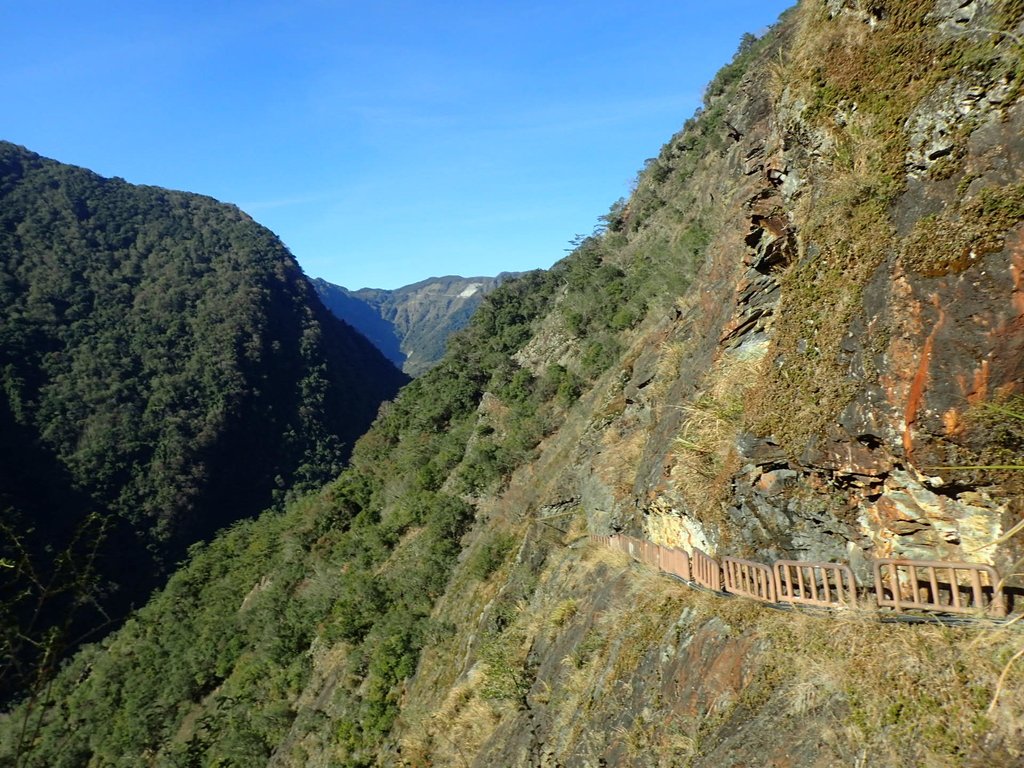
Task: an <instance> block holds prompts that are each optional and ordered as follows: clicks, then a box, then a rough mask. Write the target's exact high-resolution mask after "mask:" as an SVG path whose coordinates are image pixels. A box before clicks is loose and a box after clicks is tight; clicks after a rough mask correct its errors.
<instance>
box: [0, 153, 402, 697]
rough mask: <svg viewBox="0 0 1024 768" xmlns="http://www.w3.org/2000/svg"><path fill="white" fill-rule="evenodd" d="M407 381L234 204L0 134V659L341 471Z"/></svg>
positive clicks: (112, 607) (97, 620)
mask: <svg viewBox="0 0 1024 768" xmlns="http://www.w3.org/2000/svg"><path fill="white" fill-rule="evenodd" d="M403 381H404V377H403V376H402V374H401V373H400V372H399V371H397V370H396V369H395V368H394V367H393V366H391V365H390V363H388V362H387V361H386V360H385V359H384V358H383V357H382V356H381V355H380V354H379V353H378V352H377V350H376V349H374V348H373V346H372V345H370V344H369V343H368V342H366V340H365V339H363V337H362V336H360V335H359V334H357V333H355V332H354V331H353V330H352V329H351V328H350V327H348V326H346V325H344V324H343V323H341V322H340V321H338V320H336V319H335V318H334V317H333V316H332V315H331V314H330V313H329V312H327V311H326V310H325V309H324V307H323V306H322V304H321V303H320V301H319V300H318V299H317V297H316V295H315V293H314V292H313V290H312V289H311V288H310V287H309V284H308V282H307V280H306V278H305V276H304V275H303V274H302V271H301V270H300V268H299V267H298V265H297V264H296V262H295V260H294V259H293V258H292V256H291V255H290V254H289V253H288V252H287V250H286V249H285V248H284V246H283V245H282V244H281V243H280V242H279V241H278V240H277V238H276V237H274V235H273V234H272V233H270V232H269V231H268V230H266V229H264V228H263V227H261V226H259V225H258V224H256V223H255V222H253V221H252V220H251V219H250V218H249V217H248V216H246V215H245V214H244V213H242V212H241V211H239V210H238V209H237V208H235V207H234V206H230V205H224V204H221V203H218V202H216V201H215V200H212V199H210V198H207V197H201V196H199V195H192V194H186V193H181V192H171V191H168V190H164V189H158V188H155V187H139V186H134V185H130V184H127V183H125V182H124V181H122V180H119V179H105V178H102V177H100V176H97V175H96V174H94V173H91V172H89V171H87V170H84V169H81V168H75V167H71V166H68V165H63V164H61V163H57V162H54V161H52V160H47V159H45V158H42V157H40V156H38V155H36V154H33V153H32V152H29V151H27V150H25V149H23V148H21V147H18V146H15V145H13V144H9V143H0V384H2V393H0V456H2V460H0V516H2V517H0V524H2V534H3V535H2V538H0V557H2V558H3V562H4V563H5V566H6V567H5V569H4V571H3V576H4V581H3V584H2V588H3V594H2V600H3V608H4V610H5V611H9V613H5V614H4V617H5V622H4V624H5V626H4V635H3V642H4V647H3V650H4V654H5V656H6V655H7V654H11V653H13V654H14V656H15V657H18V656H19V653H18V650H17V649H21V651H23V652H24V653H25V654H26V655H27V656H28V657H34V656H35V654H34V652H32V651H31V650H30V648H31V643H29V642H28V640H27V639H26V638H25V637H19V634H23V635H25V636H26V637H27V638H28V639H31V640H33V641H38V639H39V638H40V636H41V635H45V634H46V632H47V631H48V628H53V627H54V626H56V625H57V624H63V623H64V622H65V621H67V620H68V613H69V612H70V609H71V607H72V606H73V605H75V604H76V603H79V604H84V605H85V606H86V607H85V608H83V609H82V610H81V611H79V612H78V617H77V618H74V619H72V620H71V624H72V626H70V627H68V629H69V630H74V632H77V633H84V632H87V631H89V630H91V629H94V628H96V627H97V626H99V625H100V624H103V623H105V622H106V621H108V618H109V619H116V618H117V617H118V616H120V615H123V613H124V611H125V610H126V609H127V608H128V606H129V605H130V604H131V603H133V602H141V601H142V600H144V599H145V597H146V596H147V594H148V591H149V590H150V589H151V588H152V587H153V586H155V585H157V584H159V583H161V582H162V580H163V578H164V577H166V575H167V572H168V569H169V567H171V566H173V565H174V563H176V562H177V561H178V559H180V558H181V557H182V556H183V555H184V554H185V551H186V548H187V547H188V546H189V545H190V544H192V543H193V542H195V541H198V540H201V539H204V538H207V537H209V536H210V535H212V534H213V533H214V532H215V531H216V530H218V529H220V528H222V527H224V526H225V525H229V524H231V523H233V522H235V521H237V520H240V519H243V518H247V517H252V516H254V515H255V514H257V513H258V512H260V511H261V510H263V509H265V508H266V507H268V506H269V505H270V504H271V503H272V502H274V500H275V497H276V496H281V495H282V494H283V493H284V492H285V491H286V490H287V489H289V488H293V489H299V488H302V487H306V488H309V487H316V486H318V485H319V484H321V483H322V482H323V481H324V480H325V479H327V478H329V477H332V476H334V475H336V474H337V472H338V471H339V470H340V468H341V466H342V464H343V462H344V461H345V459H346V457H347V455H348V453H349V452H350V450H351V446H352V444H353V443H354V441H355V439H356V438H357V437H358V436H359V435H360V434H362V432H364V431H365V429H366V428H367V426H368V425H369V424H370V422H371V421H372V419H373V417H374V416H375V414H376V412H377V408H378V406H379V404H380V403H381V402H382V401H383V400H384V399H386V398H389V397H391V396H393V395H394V393H395V392H396V391H397V388H398V387H399V386H400V384H401V383H403ZM29 625H31V626H29ZM64 639H65V640H66V641H70V640H71V639H72V638H71V637H70V635H69V636H68V637H65V638H64ZM5 664H6V662H5ZM15 666H16V665H15ZM5 671H7V672H11V669H10V668H9V667H8V666H5ZM12 674H13V673H12ZM10 680H11V676H7V677H6V679H4V681H3V682H4V683H5V684H6V683H8V682H10Z"/></svg>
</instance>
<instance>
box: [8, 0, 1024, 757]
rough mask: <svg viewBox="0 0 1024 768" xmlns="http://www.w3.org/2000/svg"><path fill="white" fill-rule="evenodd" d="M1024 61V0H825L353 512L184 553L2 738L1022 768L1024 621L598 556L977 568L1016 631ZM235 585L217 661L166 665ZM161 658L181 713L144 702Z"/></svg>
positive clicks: (471, 339)
mask: <svg viewBox="0 0 1024 768" xmlns="http://www.w3.org/2000/svg"><path fill="white" fill-rule="evenodd" d="M1022 39H1024V5H1022V4H1021V3H1019V2H1002V3H997V2H985V1H984V0H972V1H969V2H966V3H964V2H962V0H958V1H957V2H948V1H947V0H887V1H886V2H876V3H870V4H868V3H860V2H855V0H805V2H803V3H802V4H801V5H800V6H798V7H797V8H796V9H794V10H793V11H791V12H789V13H787V14H786V15H785V16H784V17H783V18H782V19H781V20H780V22H779V23H778V24H777V25H776V26H775V27H774V28H773V29H772V30H771V31H770V32H769V33H768V34H767V35H766V36H765V37H764V38H763V39H762V40H760V41H758V42H757V43H755V44H752V45H746V46H743V47H742V48H741V50H740V52H739V53H738V54H737V56H736V58H735V59H734V60H733V62H732V63H730V64H729V65H728V66H727V67H726V68H725V69H723V70H722V72H721V73H720V74H719V75H718V76H717V77H716V78H715V80H714V81H713V82H712V83H711V84H710V86H709V88H708V94H707V98H706V102H705V106H704V109H703V110H702V111H701V113H700V114H699V115H698V116H696V117H695V118H694V119H693V120H691V121H689V122H688V123H687V124H686V126H685V127H684V128H683V130H682V131H681V132H680V133H679V134H678V135H676V136H675V137H673V138H672V139H671V140H670V141H669V142H668V143H667V144H666V145H665V147H664V148H663V150H662V152H661V153H660V155H659V156H658V157H657V158H654V159H652V160H651V161H649V162H648V164H647V166H646V167H645V168H644V170H643V172H642V173H641V174H640V176H639V178H638V183H637V188H636V191H635V193H634V194H633V196H632V197H631V198H630V200H628V201H626V202H625V203H623V204H616V205H615V206H613V207H612V209H611V210H610V211H609V213H608V214H607V215H606V216H604V217H602V221H603V222H604V224H605V225H606V228H605V229H604V230H603V231H601V232H599V233H597V234H595V235H594V236H593V237H592V238H589V239H587V240H586V241H584V242H583V243H581V245H580V247H579V248H578V249H577V251H576V252H574V253H573V254H571V255H570V256H569V257H568V258H567V259H566V260H564V261H563V262H561V263H560V264H558V265H556V267H555V268H554V269H553V270H551V271H550V272H549V273H543V274H542V273H535V274H531V275H528V276H525V277H524V278H522V279H520V280H518V281H511V282H509V283H507V284H506V285H504V286H502V288H501V289H499V290H498V291H496V292H495V293H494V294H492V296H491V297H490V299H489V300H488V301H487V302H484V304H483V305H482V306H481V309H480V310H479V311H478V312H477V314H476V316H475V317H474V320H473V322H472V323H471V324H470V326H469V329H468V331H467V333H466V334H464V335H462V336H460V337H457V339H456V342H455V343H454V344H453V345H452V348H451V349H450V350H449V353H448V355H447V356H446V358H445V360H444V361H443V362H442V363H441V364H440V365H439V366H437V367H436V368H435V369H433V370H432V371H431V372H429V373H428V374H426V375H425V376H423V377H422V378H420V379H418V380H417V381H415V382H414V383H413V384H411V385H410V386H408V387H407V388H406V389H405V390H404V391H403V393H402V395H401V396H400V397H399V399H398V401H397V402H396V403H395V405H394V407H393V408H391V409H389V410H387V411H386V412H385V413H384V414H382V416H381V418H380V419H379V420H378V422H377V424H376V426H375V427H374V429H373V430H371V432H370V433H369V434H368V435H367V436H366V437H364V438H363V440H362V441H360V444H359V446H358V447H357V450H356V455H355V457H354V460H353V468H352V469H351V470H349V471H348V472H347V473H346V474H344V475H343V476H342V478H341V479H340V480H339V481H338V482H337V483H336V484H334V485H332V486H331V487H329V488H328V489H325V491H324V492H322V493H321V494H320V495H319V496H317V497H311V498H309V499H307V500H306V501H305V502H304V503H303V505H301V506H295V507H293V508H292V509H291V510H290V511H289V512H287V513H286V515H285V516H284V517H283V518H281V519H276V520H272V521H260V523H258V524H256V525H254V526H253V527H251V528H250V529H248V530H247V531H238V532H233V533H232V535H231V536H230V537H226V538H225V539H223V540H221V541H220V542H217V543H215V544H214V545H213V546H212V547H211V549H210V551H209V552H208V553H206V554H200V555H199V556H197V558H196V559H195V560H194V561H193V562H192V563H191V564H190V565H189V567H188V569H187V570H186V571H185V572H183V573H182V574H181V575H180V578H179V579H177V580H175V582H174V583H172V587H173V588H174V590H176V591H175V592H173V593H169V594H168V595H167V596H166V597H165V598H163V602H158V603H155V604H154V605H152V606H150V608H148V609H147V611H148V612H147V613H146V615H144V616H142V617H140V620H139V623H138V624H137V625H135V626H134V627H133V628H132V629H133V632H132V633H131V634H125V635H121V636H119V637H118V638H115V639H114V640H113V641H112V642H111V643H109V644H108V646H107V647H106V648H104V649H97V650H95V651H93V652H92V655H84V656H82V657H80V658H79V659H77V660H76V662H75V664H74V665H72V666H71V667H70V668H69V670H68V671H67V673H66V674H65V675H64V676H62V677H61V678H60V679H59V680H58V681H56V683H55V685H54V688H53V694H52V696H53V702H54V704H53V705H52V707H51V708H50V709H49V710H47V709H46V708H45V707H43V708H41V710H40V709H37V710H35V711H33V710H28V712H27V713H26V710H24V709H23V710H19V711H18V712H16V713H14V714H12V715H10V716H9V718H8V721H7V723H6V724H5V725H6V726H7V727H9V726H10V724H11V723H23V724H30V725H32V727H31V728H29V727H24V726H23V727H22V732H23V733H26V732H27V733H30V734H35V735H34V736H33V738H32V740H30V741H31V743H30V744H29V745H28V746H27V747H26V750H27V753H30V754H33V755H41V756H44V757H46V756H49V755H52V754H53V753H54V750H55V749H56V748H55V747H54V746H53V745H61V746H60V749H62V750H64V752H63V753H61V754H72V753H73V754H75V755H78V756H79V758H78V759H79V761H80V762H84V761H85V760H86V759H88V758H89V757H90V756H91V757H93V758H94V759H99V760H100V761H101V762H102V760H103V759H104V756H109V755H112V754H117V755H121V756H123V755H127V754H141V755H148V756H150V757H151V758H153V759H154V760H157V761H159V760H165V761H167V762H168V763H170V762H172V761H173V760H179V761H180V762H183V763H184V762H187V759H197V760H206V761H208V762H212V761H215V760H217V759H220V758H223V759H225V760H230V759H232V756H237V755H238V754H241V751H240V750H241V748H242V746H244V747H245V749H246V750H247V751H246V752H245V754H246V755H247V756H248V757H247V759H248V760H249V764H256V763H257V762H261V761H263V762H266V763H267V764H270V765H275V766H285V765H323V766H328V765H348V766H357V765H407V766H428V765H451V766H493V765H501V766H552V767H553V766H580V767H582V766H595V767H596V766H602V765H608V766H610V765H635V766H677V765H692V766H712V765H716V766H717V765H770V766H780V767H781V766H798V765H815V766H833V765H887V766H889V765H892V766H902V765H934V766H940V765H941V766H945V765H977V766H982V765H985V766H989V765H1018V764H1020V762H1021V759H1022V756H1024V732H1022V730H1021V726H1020V721H1019V712H1020V708H1021V706H1022V705H1024V672H1022V668H1021V665H1020V663H1019V662H1017V660H1018V659H1019V656H1020V646H1021V635H1020V633H1019V630H1017V629H1016V625H1010V626H1006V625H993V624H974V625H969V626H946V625H939V624H927V623H924V624H903V623H886V622H883V621H882V620H881V619H880V617H879V616H878V615H877V614H876V613H873V612H864V613H855V612H844V613H826V612H819V613H809V612H799V611H780V610H776V609H774V608H772V607H769V606H766V605H761V604H758V603H755V602H752V601H748V600H744V599H741V598H726V597H722V596H719V595H714V594H709V593H706V592H702V591H697V590H694V589H692V588H690V587H689V586H685V585H682V584H679V583H677V582H674V581H671V580H669V579H666V578H664V577H659V576H656V575H655V574H654V573H652V572H650V571H649V570H647V569H645V568H644V567H641V566H638V565H634V564H631V563H630V562H629V561H628V560H627V559H626V558H625V557H622V556H619V555H617V554H614V553H612V552H609V551H606V550H604V549H601V548H598V547H596V546H594V545H593V544H591V543H589V539H588V534H605V533H609V532H613V531H626V532H630V533H632V534H634V535H638V536H642V537H644V538H648V539H652V540H653V541H656V542H659V543H665V544H682V545H685V546H686V547H687V548H691V547H694V546H697V547H700V548H702V549H704V550H706V551H709V552H711V553H713V554H716V555H719V556H725V555H731V556H740V557H749V558H751V559H755V560H759V561H762V562H770V561H771V560H773V559H774V558H778V557H793V558H799V559H806V560H838V561H845V562H849V563H850V564H851V566H852V568H853V570H854V571H855V572H856V574H857V575H858V577H859V578H862V579H864V578H866V577H867V576H868V575H869V573H868V560H869V558H877V557H882V556H885V555H889V554H895V555H906V556H912V557H914V558H924V559H932V558H944V559H957V560H965V561H970V562H975V563H983V564H984V563H989V564H993V565H995V566H997V567H998V568H999V570H1000V572H1001V573H1003V574H1013V575H1012V576H1008V578H1007V587H1008V590H1009V592H1010V595H1011V598H1014V599H1015V600H1016V602H1017V603H1018V604H1017V605H1016V606H1015V610H1016V612H1018V613H1019V612H1020V609H1021V606H1020V605H1019V597H1018V595H1019V590H1020V587H1021V586H1022V583H1021V580H1020V577H1019V576H1018V575H1016V574H1017V572H1018V571H1019V570H1020V567H1019V561H1020V560H1021V558H1022V556H1024V552H1022V549H1024V545H1022V538H1021V536H1020V534H1019V530H1020V528H1019V525H1018V523H1019V521H1020V519H1021V515H1022V513H1024V507H1022V502H1021V493H1020V491H1021V478H1022V475H1021V473H1020V466H1021V465H1022V464H1024V462H1022V460H1021V452H1022V448H1024V407H1022V394H1024V393H1022V387H1024V381H1022V375H1024V373H1022V371H1024V367H1022V359H1021V354H1022V351H1024V347H1022V345H1024V328H1022V325H1021V324H1022V318H1024V302H1022V299H1021V290H1022V289H1021V274H1022V273H1021V269H1022V267H1024V227H1022V221H1024V194H1022V189H1024V162H1022V159H1024V158H1022V156H1021V152H1022V149H1024V142H1022V140H1021V136H1022V135H1024V130H1022V129H1024V100H1022V98H1021V89H1020V84H1021V82H1022V79H1021V78H1022V76H1024V68H1022V57H1021V53H1022V48H1021V42H1022ZM271 526H273V528H271ZM456 543H457V546H456ZM253 553H258V557H257V555H256V554H253ZM431 564H434V565H431ZM435 566H436V567H435ZM214 594H216V595H217V596H218V598H217V599H220V600H221V604H222V605H226V606H232V608H231V609H230V610H227V611H221V612H219V613H216V615H217V616H218V619H217V621H218V622H220V623H216V624H214V623H212V620H211V622H210V625H211V626H214V627H215V629H212V630H211V629H208V628H206V626H207V625H206V624H204V623H201V622H199V621H198V620H193V619H191V618H189V619H187V620H188V621H190V622H193V623H191V624H189V625H187V628H186V629H187V632H188V631H192V630H191V629H188V628H191V627H195V633H196V634H200V633H201V634H202V636H203V638H204V643H202V644H196V645H193V646H190V650H189V653H188V654H182V653H181V652H180V651H178V650H176V649H175V646H174V645H173V644H172V643H171V642H170V641H166V642H165V641H163V640H161V637H162V634H163V632H170V631H171V628H172V627H176V626H177V624H176V623H175V621H178V622H180V621H181V619H180V618H179V617H180V616H181V613H180V612H179V613H178V614H175V613H174V612H173V611H172V609H171V606H172V605H175V604H178V603H176V602H175V600H178V601H179V602H180V600H181V596H182V595H183V596H186V597H187V598H188V599H189V600H194V601H195V604H196V606H197V609H196V610H195V611H192V612H189V613H187V614H186V615H187V616H191V615H192V614H193V613H198V612H200V611H202V610H206V611H208V612H209V611H210V610H211V609H210V608H209V606H210V605H211V604H212V603H211V601H212V600H213V599H214V598H213V597H208V596H207V595H214ZM172 598H173V599H172ZM190 604H191V603H190ZM271 606H276V607H278V608H280V611H279V612H278V613H274V614H273V615H274V616H275V622H274V623H273V624H263V625H261V624H259V623H258V621H257V619H258V617H259V616H261V615H266V612H267V611H270V610H271ZM285 606H286V607H287V610H285ZM367 606H369V607H367ZM261 612H262V613H261ZM293 617H296V618H293ZM172 619H174V620H172ZM187 632H186V633H187ZM218 633H220V634H218ZM218 638H232V641H231V643H230V644H228V643H226V642H225V644H224V645H223V646H222V647H221V649H220V650H219V651H218V652H217V653H216V654H213V653H212V652H211V653H208V654H207V656H209V658H207V657H206V656H204V655H203V654H204V651H202V650H201V649H202V648H204V647H205V645H208V644H209V645H216V643H217V642H218ZM239 638H240V639H239ZM140 643H141V644H143V646H142V647H144V648H145V649H146V651H145V654H143V653H142V652H139V651H137V650H135V649H136V647H137V645H138V644H140ZM282 649H284V650H282ZM143 655H144V656H145V657H146V659H148V660H152V659H159V660H161V661H160V662H159V663H160V664H161V665H162V667H163V668H167V669H172V670H174V671H175V674H176V675H178V677H179V678H180V680H181V683H180V690H177V689H176V693H175V694H173V695H171V694H168V693H166V692H165V691H163V689H160V690H157V691H150V692H149V693H146V694H144V693H142V692H145V691H148V690H149V689H147V688H146V687H145V686H146V685H147V684H149V683H148V681H147V678H146V677H145V675H144V673H143V672H142V671H141V670H142V662H140V661H138V660H137V659H138V658H139V657H141V656H143ZM147 663H149V664H153V663H154V662H152V661H148V662H147ZM112 690H121V691H125V692H130V694H131V695H130V699H131V702H141V701H154V700H155V701H156V703H154V704H152V705H149V706H147V707H146V708H142V707H141V705H139V704H137V703H131V702H129V703H130V704H131V706H129V704H125V703H113V704H112V703H110V702H111V701H112V700H113V698H114V697H113V696H112V695H111V694H110V691H112ZM147 696H148V698H147ZM176 697H177V698H176ZM127 698H129V697H126V700H127ZM132 707H134V708H132ZM157 710H158V711H157ZM97 712H99V713H101V714H96V713H97ZM138 712H142V714H141V715H138V714H135V713H138ZM83 713H85V714H83ZM139 717H145V718H147V720H146V721H147V723H149V726H148V727H147V728H139V727H137V726H136V725H135V723H136V722H137V720H138V718H139ZM75 718H78V720H75ZM68 721H74V722H77V723H79V727H78V728H77V730H76V729H74V728H68V726H67V725H66V723H67V722H68ZM35 723H38V726H36V725H35ZM82 723H86V725H82ZM0 741H2V740H0ZM126 745H128V746H126ZM33 750H36V751H34V752H33ZM47 750H50V751H47ZM97 756H98V757H97ZM188 756H191V758H188ZM234 759H238V758H237V757H235V758H234ZM67 762H68V764H75V762H74V761H72V760H69V761H67ZM51 763H52V764H57V763H56V761H53V760H51Z"/></svg>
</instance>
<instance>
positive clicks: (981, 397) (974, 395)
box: [967, 360, 991, 405]
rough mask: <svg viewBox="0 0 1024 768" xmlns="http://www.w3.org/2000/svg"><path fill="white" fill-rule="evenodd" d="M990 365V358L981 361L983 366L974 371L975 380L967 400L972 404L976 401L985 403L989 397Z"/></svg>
mask: <svg viewBox="0 0 1024 768" xmlns="http://www.w3.org/2000/svg"><path fill="white" fill-rule="evenodd" d="M990 368H991V366H990V365H989V362H988V360H982V361H981V368H976V369H975V371H974V382H973V383H972V384H971V391H970V392H968V393H967V402H969V403H971V404H972V405H973V404H975V403H983V402H985V400H986V399H987V398H988V378H989V369H990Z"/></svg>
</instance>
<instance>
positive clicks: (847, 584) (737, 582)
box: [591, 534, 1007, 618]
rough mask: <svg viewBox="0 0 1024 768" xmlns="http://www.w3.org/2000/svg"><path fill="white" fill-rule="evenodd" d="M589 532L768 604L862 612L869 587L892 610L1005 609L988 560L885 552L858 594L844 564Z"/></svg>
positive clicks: (670, 569)
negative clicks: (723, 552)
mask: <svg viewBox="0 0 1024 768" xmlns="http://www.w3.org/2000/svg"><path fill="white" fill-rule="evenodd" d="M591 538H592V540H593V541H595V543H599V544H602V545H604V546H607V547H610V548H612V549H617V550H619V551H621V552H624V553H626V554H628V555H629V556H630V557H632V558H633V559H634V560H639V561H641V562H644V563H646V564H648V565H650V566H653V567H654V568H657V569H658V570H659V571H663V572H665V573H669V574H672V575H674V576H677V577H679V578H681V579H683V580H684V581H688V582H692V583H695V584H698V585H700V586H702V587H705V588H707V589H711V590H714V591H716V592H721V591H724V592H727V593H730V594H735V595H742V596H744V597H749V598H753V599H755V600H760V601H762V602H766V603H788V604H791V605H800V606H816V607H823V608H830V609H838V608H844V609H861V610H866V609H868V607H869V605H870V604H871V600H870V595H871V592H874V601H873V602H874V605H876V606H877V607H878V608H880V609H882V608H891V609H892V610H893V611H894V612H896V613H902V612H903V611H905V610H915V611H923V612H926V613H938V614H960V615H969V616H977V617H993V618H1003V617H1005V616H1006V614H1007V600H1006V595H1005V593H1004V590H1003V583H1002V580H1001V579H1000V577H999V573H998V572H997V571H996V569H995V568H993V567H992V566H990V565H984V564H978V563H962V562H956V561H944V560H901V559H893V558H882V559H879V560H875V561H874V563H873V573H874V584H873V585H870V586H866V587H864V592H863V594H864V595H865V596H864V597H861V595H860V594H859V589H858V584H857V581H856V579H855V578H854V575H853V570H852V569H851V568H850V566H849V565H848V564H847V563H825V562H813V561H802V560H777V561H775V562H774V563H773V564H772V565H770V566H769V565H765V564H763V563H758V562H756V561H753V560H744V559H741V558H737V557H723V558H721V561H719V560H716V559H715V558H713V557H712V556H711V555H709V554H708V553H706V552H704V551H703V550H701V549H699V548H698V547H694V548H693V552H692V553H689V552H687V551H686V550H685V549H681V548H677V547H666V546H661V545H658V544H655V543H654V542H652V541H648V540H646V539H639V538H636V537H634V536H627V535H625V534H614V535H612V536H600V535H593V536H592V537H591Z"/></svg>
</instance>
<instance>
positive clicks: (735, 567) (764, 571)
mask: <svg viewBox="0 0 1024 768" xmlns="http://www.w3.org/2000/svg"><path fill="white" fill-rule="evenodd" d="M722 572H723V573H724V574H725V591H726V592H732V593H733V594H735V595H746V596H747V597H752V598H754V599H755V600H762V601H764V602H766V603H774V602H776V600H775V578H774V577H773V576H772V569H771V568H769V567H768V566H767V565H762V564H761V563H755V562H754V561H753V560H741V559H740V558H738V557H723V558H722Z"/></svg>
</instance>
